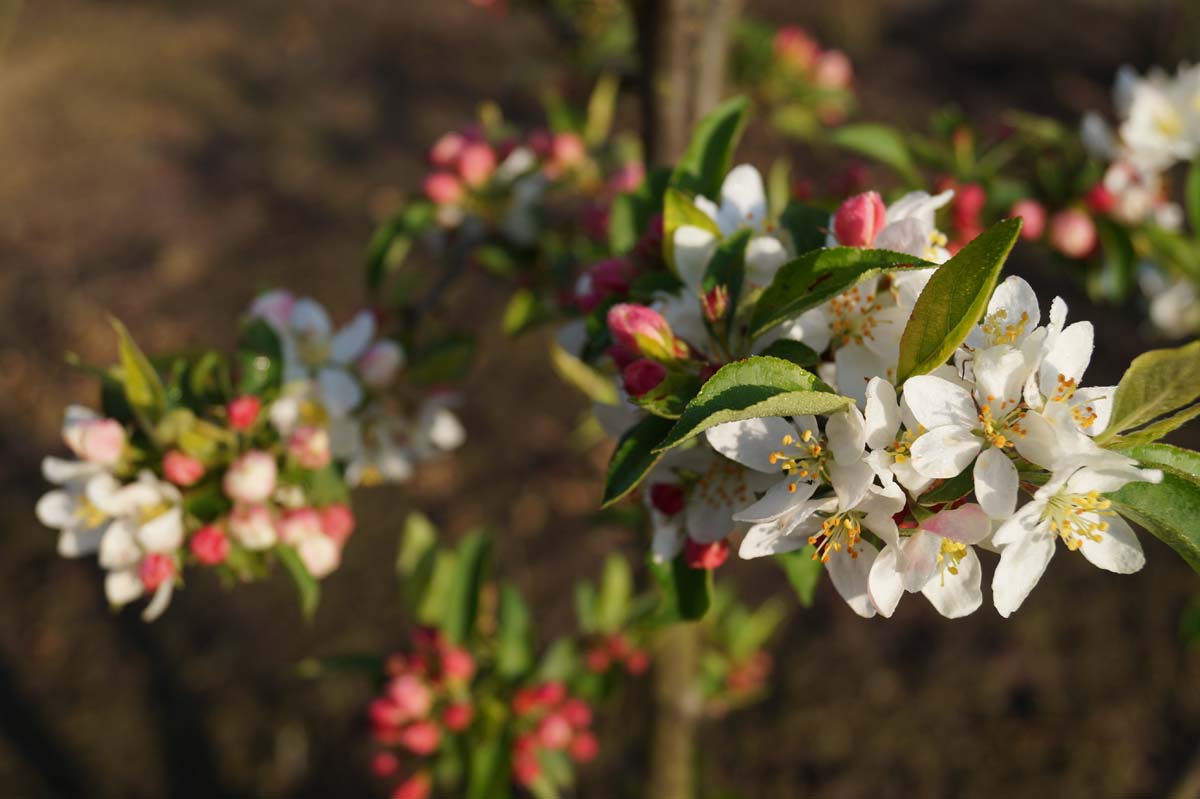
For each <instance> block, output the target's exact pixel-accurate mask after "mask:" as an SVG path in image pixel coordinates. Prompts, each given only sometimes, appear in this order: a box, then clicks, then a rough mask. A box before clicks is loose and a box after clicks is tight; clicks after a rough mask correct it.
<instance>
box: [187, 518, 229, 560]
mask: <svg viewBox="0 0 1200 799" xmlns="http://www.w3.org/2000/svg"><path fill="white" fill-rule="evenodd" d="M188 546H189V547H190V548H191V550H192V555H194V556H195V558H196V560H198V561H200V562H201V563H202V564H204V565H205V566H216V565H217V564H218V563H224V562H225V558H227V557H229V537H228V536H226V535H225V532H224V531H223V530H221V528H220V527H217V526H216V525H215V524H210V525H208V526H206V527H201V528H200V529H199V530H197V531H196V532H194V533H192V540H191V541H189V542H188Z"/></svg>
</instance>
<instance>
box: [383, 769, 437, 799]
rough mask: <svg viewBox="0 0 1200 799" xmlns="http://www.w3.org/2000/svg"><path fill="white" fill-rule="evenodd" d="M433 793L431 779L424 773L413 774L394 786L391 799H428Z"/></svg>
mask: <svg viewBox="0 0 1200 799" xmlns="http://www.w3.org/2000/svg"><path fill="white" fill-rule="evenodd" d="M431 793H433V778H432V777H430V776H429V775H428V774H427V773H425V772H424V771H422V772H420V773H419V774H414V775H413V776H411V777H409V778H408V779H407V780H405V781H404V782H402V783H400V784H399V785H397V786H396V789H395V790H394V791H392V796H391V799H429V795H430V794H431Z"/></svg>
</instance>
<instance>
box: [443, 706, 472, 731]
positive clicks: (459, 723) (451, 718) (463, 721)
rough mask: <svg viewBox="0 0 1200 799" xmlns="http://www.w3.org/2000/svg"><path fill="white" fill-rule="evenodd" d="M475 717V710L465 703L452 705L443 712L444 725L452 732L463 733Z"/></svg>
mask: <svg viewBox="0 0 1200 799" xmlns="http://www.w3.org/2000/svg"><path fill="white" fill-rule="evenodd" d="M474 717H475V710H474V709H473V708H472V707H471V706H470V705H468V704H467V703H465V702H459V703H457V704H453V705H450V706H449V707H448V708H446V709H445V710H444V711H442V723H443V724H445V725H446V729H448V730H450V731H451V732H462V731H463V730H465V729H466V728H467V727H468V726H469V725H470V724H471V719H472V718H474Z"/></svg>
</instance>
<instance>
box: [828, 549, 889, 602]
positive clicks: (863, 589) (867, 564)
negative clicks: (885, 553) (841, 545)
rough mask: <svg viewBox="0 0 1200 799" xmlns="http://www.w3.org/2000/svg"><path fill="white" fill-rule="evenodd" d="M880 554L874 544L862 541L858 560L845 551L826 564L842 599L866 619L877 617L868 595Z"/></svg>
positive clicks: (838, 553)
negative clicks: (874, 567) (869, 584)
mask: <svg viewBox="0 0 1200 799" xmlns="http://www.w3.org/2000/svg"><path fill="white" fill-rule="evenodd" d="M878 554H879V553H878V551H877V550H876V549H875V546H874V545H873V544H869V543H867V542H866V541H860V542H859V544H858V557H857V558H852V557H850V553H848V552H845V551H842V552H836V553H834V555H833V557H831V558H830V559H829V562H828V563H826V564H825V571H827V572H829V579H830V580H832V581H833V587H834V588H836V589H837V592H838V593H839V594H841V595H842V599H844V600H846V604H847V605H849V606H850V609H851V610H853V611H854V612H855V613H857V614H858V615H859V616H862V617H863V618H864V619H869V618H871V617H872V616H874V615H875V606H874V605H873V604H872V603H871V597H870V595H869V594H868V593H867V581H868V578H869V576H870V574H871V567H872V566H874V565H875V557H876V556H877V555H878Z"/></svg>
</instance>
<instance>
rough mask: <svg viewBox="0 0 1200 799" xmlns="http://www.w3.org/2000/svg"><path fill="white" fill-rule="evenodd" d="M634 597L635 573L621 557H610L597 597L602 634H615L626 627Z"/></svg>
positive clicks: (598, 622)
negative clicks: (630, 603)
mask: <svg viewBox="0 0 1200 799" xmlns="http://www.w3.org/2000/svg"><path fill="white" fill-rule="evenodd" d="M632 596H633V573H632V572H631V571H630V569H629V564H628V563H627V562H626V560H625V558H623V557H621V556H620V555H609V556H608V559H607V560H605V562H604V576H603V577H602V578H601V579H600V593H599V595H598V596H597V597H596V627H597V629H598V630H599V631H600V632H605V633H614V632H617V631H619V630H620V629H621V627H623V626H624V624H625V616H626V614H628V612H629V600H630V598H631V597H632Z"/></svg>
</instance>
